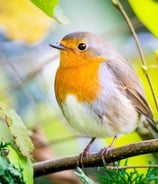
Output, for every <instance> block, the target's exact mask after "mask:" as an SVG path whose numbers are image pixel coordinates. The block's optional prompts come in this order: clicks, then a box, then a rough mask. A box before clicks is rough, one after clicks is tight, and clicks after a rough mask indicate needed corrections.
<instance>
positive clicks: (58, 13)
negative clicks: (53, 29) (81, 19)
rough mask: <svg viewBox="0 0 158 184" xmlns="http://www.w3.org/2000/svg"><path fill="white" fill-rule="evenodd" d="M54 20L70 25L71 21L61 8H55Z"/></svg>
mask: <svg viewBox="0 0 158 184" xmlns="http://www.w3.org/2000/svg"><path fill="white" fill-rule="evenodd" d="M54 18H55V20H56V21H57V22H59V23H61V24H69V23H70V20H69V19H68V18H67V17H66V16H65V15H64V13H63V10H62V9H61V7H60V6H56V7H55V8H54Z"/></svg>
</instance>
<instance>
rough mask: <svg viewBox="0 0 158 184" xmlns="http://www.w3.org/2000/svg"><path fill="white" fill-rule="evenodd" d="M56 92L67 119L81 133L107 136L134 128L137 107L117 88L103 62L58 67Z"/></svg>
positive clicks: (92, 135)
mask: <svg viewBox="0 0 158 184" xmlns="http://www.w3.org/2000/svg"><path fill="white" fill-rule="evenodd" d="M55 93H56V98H57V100H58V103H59V105H60V107H61V109H62V111H63V113H64V115H65V117H66V118H67V120H68V122H69V123H70V125H71V126H72V127H73V128H74V129H76V130H77V131H78V132H80V133H83V134H85V135H87V136H91V137H106V136H113V135H116V134H121V133H126V132H131V131H133V130H134V129H135V128H136V123H137V113H136V110H135V108H134V106H133V105H132V104H131V102H130V100H128V99H127V97H125V96H124V95H123V94H121V92H120V90H119V89H118V88H117V87H116V85H115V84H114V82H113V76H112V75H111V73H110V72H109V71H108V70H107V68H106V65H105V66H102V67H101V66H100V65H99V64H98V63H97V64H95V65H89V66H87V68H86V67H84V68H83V67H81V68H80V67H78V68H62V69H61V68H59V69H58V71H57V75H56V80H55Z"/></svg>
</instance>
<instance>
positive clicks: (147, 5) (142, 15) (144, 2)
mask: <svg viewBox="0 0 158 184" xmlns="http://www.w3.org/2000/svg"><path fill="white" fill-rule="evenodd" d="M128 2H129V3H130V5H131V7H132V9H133V11H134V12H135V14H136V15H137V17H138V18H139V19H140V20H141V21H142V22H143V24H144V25H145V26H146V27H147V28H148V29H149V30H150V31H151V32H152V33H153V34H154V35H155V36H156V37H158V29H157V28H158V20H157V17H158V3H157V2H156V1H154V0H128Z"/></svg>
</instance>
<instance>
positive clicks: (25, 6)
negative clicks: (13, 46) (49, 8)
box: [0, 0, 52, 43]
mask: <svg viewBox="0 0 158 184" xmlns="http://www.w3.org/2000/svg"><path fill="white" fill-rule="evenodd" d="M0 25H2V26H4V27H5V29H6V30H7V33H8V35H9V37H10V38H11V39H18V40H24V41H26V42H29V43H32V42H35V41H38V40H40V39H42V38H43V37H44V35H45V34H46V33H47V31H48V30H49V28H50V26H51V25H52V19H50V18H49V17H48V16H47V15H46V14H45V13H43V12H42V11H41V10H40V9H39V8H37V7H36V6H35V5H34V4H33V3H32V2H30V1H29V0H5V3H4V1H3V0H0Z"/></svg>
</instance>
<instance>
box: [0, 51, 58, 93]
mask: <svg viewBox="0 0 158 184" xmlns="http://www.w3.org/2000/svg"><path fill="white" fill-rule="evenodd" d="M57 57H58V54H55V55H54V56H53V57H51V58H48V59H47V60H46V61H45V62H44V63H42V64H41V65H39V66H37V68H36V69H35V70H33V71H31V72H30V73H28V74H27V75H26V76H25V77H23V78H22V77H20V78H19V82H18V83H16V84H14V85H13V86H9V87H8V88H6V89H3V90H1V93H3V94H5V95H6V94H8V93H11V92H13V91H15V90H17V89H19V88H21V87H22V86H23V85H24V84H25V83H27V82H29V81H30V80H32V79H33V78H34V77H36V76H37V75H39V74H40V73H41V71H42V70H43V69H44V67H45V66H46V65H47V64H48V63H50V62H51V61H53V60H55V59H56V58H57Z"/></svg>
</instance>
